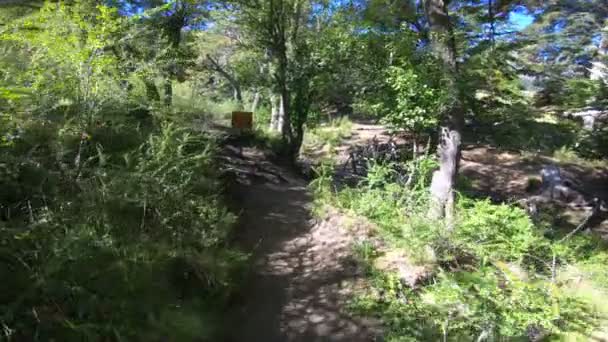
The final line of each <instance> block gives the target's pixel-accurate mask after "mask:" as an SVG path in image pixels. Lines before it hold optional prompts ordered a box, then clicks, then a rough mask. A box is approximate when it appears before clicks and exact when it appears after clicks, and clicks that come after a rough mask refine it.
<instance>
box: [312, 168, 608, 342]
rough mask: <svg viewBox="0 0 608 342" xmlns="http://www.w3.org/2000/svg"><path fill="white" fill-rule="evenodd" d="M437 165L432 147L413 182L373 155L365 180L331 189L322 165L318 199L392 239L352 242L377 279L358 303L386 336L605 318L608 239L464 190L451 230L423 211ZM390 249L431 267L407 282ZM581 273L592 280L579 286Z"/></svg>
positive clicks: (545, 334) (436, 336)
mask: <svg viewBox="0 0 608 342" xmlns="http://www.w3.org/2000/svg"><path fill="white" fill-rule="evenodd" d="M434 165H435V164H434V161H433V160H432V158H429V157H423V158H421V159H419V160H417V161H409V162H407V163H406V164H405V165H404V168H405V169H407V170H410V173H411V174H413V175H414V180H413V181H412V182H410V183H409V185H408V186H404V185H403V184H399V183H397V182H396V178H395V177H394V175H392V171H391V170H392V169H394V168H393V167H391V166H390V165H371V166H370V168H369V170H370V171H369V174H368V176H367V177H366V178H365V179H364V180H363V181H362V182H361V183H360V184H359V186H357V187H354V188H346V189H342V190H340V191H335V190H333V189H332V181H331V177H332V174H331V172H329V170H331V168H328V167H325V168H324V167H320V168H319V169H318V170H317V171H318V172H317V174H318V178H317V179H316V180H315V181H314V182H313V183H312V189H313V190H314V192H315V194H316V205H317V207H318V208H321V207H323V206H327V205H332V206H336V207H338V208H341V209H342V210H346V211H350V212H352V213H354V214H356V215H361V216H365V217H366V218H368V219H370V220H371V221H372V222H374V223H375V224H376V226H377V227H378V228H377V229H378V232H377V233H378V235H379V236H380V237H381V238H382V240H383V241H384V243H385V244H386V245H387V247H386V248H383V249H382V250H375V247H374V246H375V245H374V244H372V243H369V242H366V241H363V242H360V243H359V244H357V246H356V247H355V254H356V255H358V256H359V258H360V259H361V261H362V262H363V263H364V264H366V265H367V268H366V269H367V270H368V276H369V279H370V283H371V284H372V286H371V288H370V289H369V290H368V291H366V292H365V293H362V294H359V295H358V296H357V297H356V298H354V300H353V302H352V304H351V309H352V310H353V311H354V312H356V313H358V314H361V315H370V316H376V317H379V318H380V319H381V321H382V322H383V323H384V326H385V330H386V336H385V337H386V340H387V341H420V340H427V341H433V340H444V341H446V340H450V341H471V340H477V341H487V340H538V339H541V338H543V339H548V340H554V339H564V338H574V339H576V338H580V339H585V338H586V337H587V336H590V335H589V334H590V333H591V332H592V331H594V330H595V329H596V328H597V327H598V326H601V325H603V324H605V323H606V321H607V316H606V312H605V311H606V310H605V309H600V308H598V305H597V303H598V300H602V301H604V302H605V301H606V300H608V292H605V291H604V290H603V289H605V288H606V285H605V284H606V276H607V274H608V273H607V272H608V266H606V265H607V264H606V263H605V260H606V258H607V257H608V249H606V245H605V243H603V242H601V241H599V240H598V239H597V238H594V237H593V236H591V235H576V236H574V237H572V238H570V239H567V240H564V241H561V240H559V238H561V236H563V234H560V233H558V232H554V231H553V227H551V226H550V225H549V224H548V223H547V222H540V223H538V224H536V225H535V224H534V223H533V222H532V221H531V220H530V219H529V217H528V216H527V214H526V213H525V211H524V210H523V209H520V208H518V207H516V206H514V205H510V204H493V203H491V202H490V201H488V200H478V199H471V198H466V197H464V196H460V197H459V201H458V207H457V212H458V215H457V217H458V219H457V220H458V222H457V225H456V227H455V228H454V230H453V231H447V230H446V229H445V227H444V226H443V224H442V223H441V222H434V221H432V220H429V219H428V218H427V216H426V208H428V198H427V191H428V190H427V189H428V185H429V181H430V174H431V172H432V170H433V168H434ZM387 250H400V251H402V252H403V253H405V254H406V255H407V257H408V259H409V260H410V261H411V262H412V263H416V264H419V265H424V266H425V267H427V268H429V269H432V270H433V271H432V275H431V276H430V278H429V279H426V280H424V281H423V283H421V284H420V285H419V286H418V287H416V288H409V287H407V286H406V285H405V282H404V280H402V279H400V276H399V275H398V274H396V273H392V272H390V271H385V270H382V269H379V268H378V267H377V266H376V265H377V264H376V263H375V260H377V259H378V258H379V257H381V256H382V254H383V253H386V251H387ZM573 270H576V272H575V273H576V276H577V277H579V278H573V276H572V274H573V272H574V271H573ZM577 279H578V280H579V282H580V279H582V280H584V282H585V283H586V284H588V285H589V287H590V288H592V289H594V290H593V291H578V290H577V287H576V284H577V283H576V280H577ZM590 294H592V295H590ZM573 336H574V337H573Z"/></svg>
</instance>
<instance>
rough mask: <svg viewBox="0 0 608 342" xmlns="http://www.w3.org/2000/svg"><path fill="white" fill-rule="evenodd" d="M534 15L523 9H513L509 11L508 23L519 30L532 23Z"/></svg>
mask: <svg viewBox="0 0 608 342" xmlns="http://www.w3.org/2000/svg"><path fill="white" fill-rule="evenodd" d="M533 21H534V16H533V15H531V14H530V13H528V12H527V11H526V12H523V11H513V12H511V13H509V23H511V24H512V25H513V26H515V29H516V30H517V31H521V30H523V29H525V28H526V27H528V25H530V24H532V22H533Z"/></svg>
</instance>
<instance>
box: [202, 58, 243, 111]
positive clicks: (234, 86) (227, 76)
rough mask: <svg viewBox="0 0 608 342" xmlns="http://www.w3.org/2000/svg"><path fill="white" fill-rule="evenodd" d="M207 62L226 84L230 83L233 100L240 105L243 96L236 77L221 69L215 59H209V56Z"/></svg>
mask: <svg viewBox="0 0 608 342" xmlns="http://www.w3.org/2000/svg"><path fill="white" fill-rule="evenodd" d="M207 61H208V62H209V63H208V64H209V66H210V67H211V69H212V70H214V71H216V72H217V73H219V74H220V75H222V77H224V78H225V79H226V81H228V83H230V86H231V87H232V91H233V93H234V99H235V100H236V101H237V102H238V103H239V104H242V103H243V95H242V92H241V85H240V83H239V82H238V80H237V79H236V77H234V76H232V75H231V74H230V73H229V72H228V71H226V70H225V69H224V68H222V66H221V65H220V64H219V63H218V62H217V61H216V60H215V59H213V57H211V56H210V55H207Z"/></svg>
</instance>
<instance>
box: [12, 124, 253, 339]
mask: <svg viewBox="0 0 608 342" xmlns="http://www.w3.org/2000/svg"><path fill="white" fill-rule="evenodd" d="M20 132H21V133H20V134H19V135H17V136H14V137H13V138H12V139H11V141H10V142H9V143H7V144H4V145H3V146H2V147H0V156H2V157H1V160H2V163H0V187H1V188H2V189H8V190H9V191H7V192H4V191H3V192H2V194H1V195H0V204H1V210H0V216H1V219H0V278H1V279H2V282H0V325H1V326H2V330H1V331H2V333H1V335H2V337H3V338H2V339H3V340H7V341H49V340H62V341H82V340H88V341H99V340H106V339H115V340H165V339H168V338H171V339H172V340H179V341H194V340H201V338H202V339H208V338H212V337H213V336H216V335H217V334H218V333H220V332H219V331H218V327H220V326H221V324H220V323H221V322H220V321H219V319H218V317H219V314H220V313H221V310H222V307H223V306H224V303H225V302H226V301H227V300H228V298H229V296H230V294H231V292H232V291H233V290H234V288H235V284H236V283H237V278H238V276H239V274H240V272H239V269H240V267H241V265H243V262H244V256H243V255H241V254H240V253H238V252H236V251H233V250H231V249H229V248H227V246H226V238H227V236H228V234H229V233H230V229H231V227H232V225H233V223H234V221H235V217H234V215H233V214H231V213H229V212H228V211H227V209H226V208H225V207H224V205H223V204H222V198H221V197H220V196H219V195H218V193H219V191H218V190H219V189H220V187H221V184H220V183H219V182H218V178H217V176H218V175H217V174H216V172H215V171H214V170H215V168H214V167H212V162H213V161H214V153H215V147H214V146H215V143H214V141H213V140H212V139H211V138H209V137H208V136H206V135H205V134H203V133H201V132H195V131H192V130H188V129H183V128H180V127H178V126H177V125H176V124H169V123H165V124H162V127H161V128H160V129H159V130H153V131H151V132H149V133H147V132H145V131H142V130H141V129H140V128H137V126H134V125H132V124H128V123H126V124H124V125H119V124H118V123H117V124H116V125H111V124H110V123H104V124H103V125H102V126H99V125H98V126H93V127H89V128H79V127H77V126H73V125H72V126H71V125H70V124H69V123H68V124H65V125H63V126H57V125H55V124H53V123H52V122H49V121H42V120H32V121H31V122H29V123H24V124H22V125H21V129H20Z"/></svg>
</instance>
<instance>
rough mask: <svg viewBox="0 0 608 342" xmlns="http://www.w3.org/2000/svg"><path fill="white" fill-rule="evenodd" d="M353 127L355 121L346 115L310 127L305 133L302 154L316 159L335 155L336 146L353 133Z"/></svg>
mask: <svg viewBox="0 0 608 342" xmlns="http://www.w3.org/2000/svg"><path fill="white" fill-rule="evenodd" d="M352 128H353V123H352V121H351V120H350V119H349V118H348V117H346V116H343V117H340V118H338V119H334V120H331V121H329V122H327V123H325V124H320V125H318V126H314V127H310V128H308V129H307V130H306V132H305V134H304V141H303V143H302V154H303V155H304V156H312V157H315V158H314V159H327V158H331V157H333V154H334V153H335V149H336V147H338V146H339V145H340V144H341V143H342V142H343V141H344V140H345V139H348V138H349V137H350V136H351V135H352ZM319 155H321V158H319Z"/></svg>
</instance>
